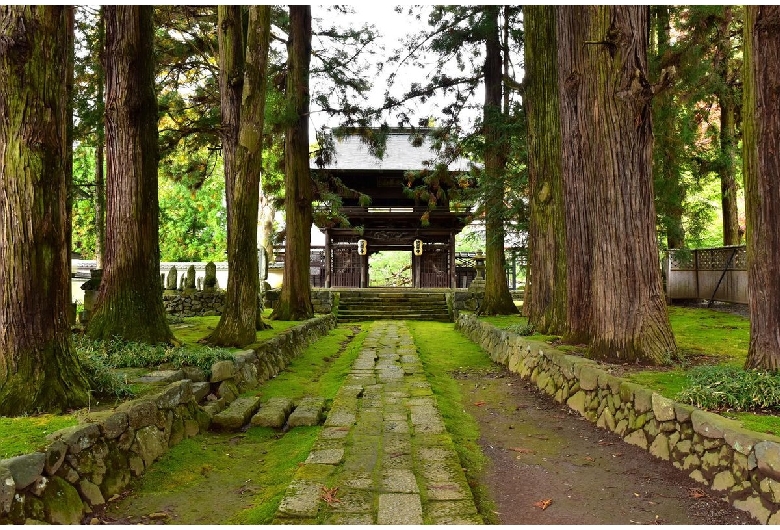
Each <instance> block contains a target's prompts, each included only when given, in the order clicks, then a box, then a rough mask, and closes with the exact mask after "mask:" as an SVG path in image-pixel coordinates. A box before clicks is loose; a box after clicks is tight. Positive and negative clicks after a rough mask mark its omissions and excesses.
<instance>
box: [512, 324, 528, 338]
mask: <svg viewBox="0 0 780 530" xmlns="http://www.w3.org/2000/svg"><path fill="white" fill-rule="evenodd" d="M506 330H507V331H510V332H512V333H517V334H518V335H521V336H523V337H527V336H529V335H533V334H534V332H535V330H534V325H533V324H515V325H513V326H508V327H507V328H506Z"/></svg>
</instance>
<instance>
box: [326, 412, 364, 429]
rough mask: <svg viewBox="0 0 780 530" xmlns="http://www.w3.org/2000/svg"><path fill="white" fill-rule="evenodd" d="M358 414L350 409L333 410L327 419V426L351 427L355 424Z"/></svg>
mask: <svg viewBox="0 0 780 530" xmlns="http://www.w3.org/2000/svg"><path fill="white" fill-rule="evenodd" d="M356 420H357V416H356V415H355V413H354V412H350V411H348V410H338V409H337V410H331V411H330V413H329V414H328V419H327V420H325V427H350V426H352V425H354V424H355V421H356Z"/></svg>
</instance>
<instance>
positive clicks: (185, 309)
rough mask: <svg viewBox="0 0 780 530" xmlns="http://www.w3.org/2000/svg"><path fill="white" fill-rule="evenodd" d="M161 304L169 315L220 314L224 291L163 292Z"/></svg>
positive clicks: (223, 301) (222, 306)
mask: <svg viewBox="0 0 780 530" xmlns="http://www.w3.org/2000/svg"><path fill="white" fill-rule="evenodd" d="M163 306H164V307H165V312H166V313H168V314H169V315H177V316H182V317H194V316H206V317H209V316H220V315H221V314H222V309H223V308H224V307H225V291H210V292H209V291H197V292H194V293H191V294H185V293H179V294H164V295H163Z"/></svg>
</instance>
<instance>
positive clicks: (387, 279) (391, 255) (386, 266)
mask: <svg viewBox="0 0 780 530" xmlns="http://www.w3.org/2000/svg"><path fill="white" fill-rule="evenodd" d="M368 266H369V269H370V274H369V278H370V281H371V285H372V286H392V287H411V285H412V259H411V252H409V251H408V250H407V251H382V252H377V253H376V254H372V255H370V256H369V257H368Z"/></svg>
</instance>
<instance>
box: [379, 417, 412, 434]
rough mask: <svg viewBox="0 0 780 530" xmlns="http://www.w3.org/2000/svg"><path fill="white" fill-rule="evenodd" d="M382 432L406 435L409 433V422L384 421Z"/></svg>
mask: <svg viewBox="0 0 780 530" xmlns="http://www.w3.org/2000/svg"><path fill="white" fill-rule="evenodd" d="M384 431H385V432H397V433H407V432H409V422H407V421H406V420H403V421H390V420H386V421H385V424H384Z"/></svg>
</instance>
